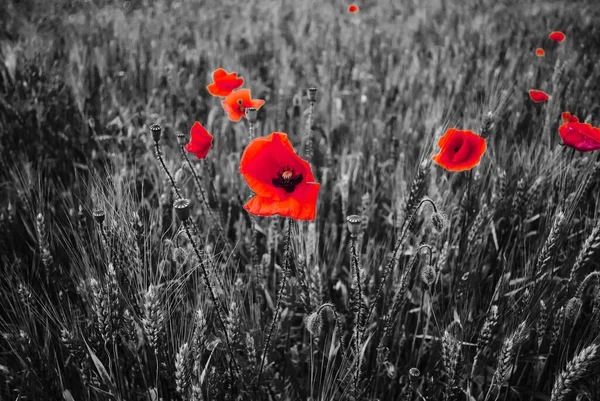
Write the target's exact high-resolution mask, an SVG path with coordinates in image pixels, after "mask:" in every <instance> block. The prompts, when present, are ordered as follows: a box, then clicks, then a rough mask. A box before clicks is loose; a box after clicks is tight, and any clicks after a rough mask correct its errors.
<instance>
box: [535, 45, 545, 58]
mask: <svg viewBox="0 0 600 401" xmlns="http://www.w3.org/2000/svg"><path fill="white" fill-rule="evenodd" d="M535 55H536V56H538V57H544V56H545V55H546V52H545V51H544V49H542V48H541V47H538V48H537V49H535Z"/></svg>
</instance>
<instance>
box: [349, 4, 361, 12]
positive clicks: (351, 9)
mask: <svg viewBox="0 0 600 401" xmlns="http://www.w3.org/2000/svg"><path fill="white" fill-rule="evenodd" d="M358 11H359V8H358V6H357V5H356V4H350V5H349V6H348V12H349V13H357V12H358Z"/></svg>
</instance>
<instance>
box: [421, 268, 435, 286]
mask: <svg viewBox="0 0 600 401" xmlns="http://www.w3.org/2000/svg"><path fill="white" fill-rule="evenodd" d="M435 273H436V272H435V268H434V267H433V266H431V265H425V266H423V268H422V269H421V280H422V281H423V283H424V284H425V285H427V286H431V285H433V283H434V282H435V278H436V277H435V276H436V274H435Z"/></svg>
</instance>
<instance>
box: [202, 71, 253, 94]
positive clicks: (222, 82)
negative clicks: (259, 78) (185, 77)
mask: <svg viewBox="0 0 600 401" xmlns="http://www.w3.org/2000/svg"><path fill="white" fill-rule="evenodd" d="M243 84H244V78H238V77H237V73H236V72H231V73H229V74H228V73H227V71H225V70H224V69H222V68H218V69H216V70H215V71H214V72H213V83H212V84H210V85H208V86H207V87H206V89H208V93H210V94H211V95H213V96H220V97H225V96H227V95H229V94H230V93H231V92H232V91H233V90H234V89H237V88H239V87H240V86H242V85H243Z"/></svg>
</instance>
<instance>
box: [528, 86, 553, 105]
mask: <svg viewBox="0 0 600 401" xmlns="http://www.w3.org/2000/svg"><path fill="white" fill-rule="evenodd" d="M529 97H530V98H531V100H533V101H534V102H535V103H539V102H545V101H547V100H548V99H550V96H548V94H547V93H545V92H543V91H538V90H535V89H532V90H530V91H529Z"/></svg>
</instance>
